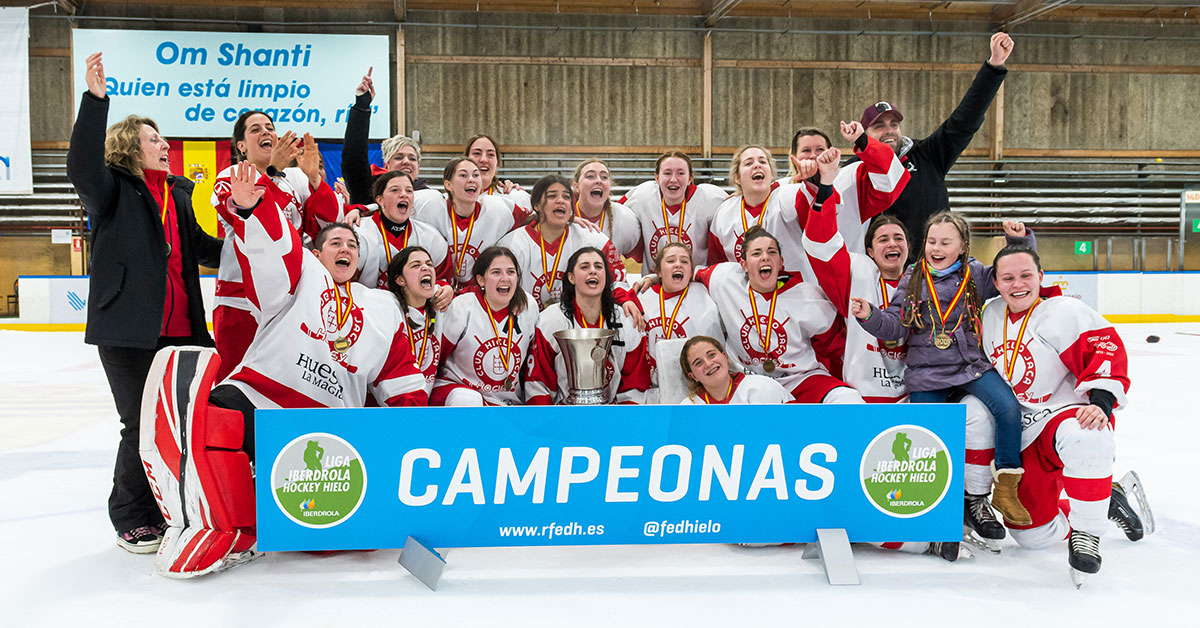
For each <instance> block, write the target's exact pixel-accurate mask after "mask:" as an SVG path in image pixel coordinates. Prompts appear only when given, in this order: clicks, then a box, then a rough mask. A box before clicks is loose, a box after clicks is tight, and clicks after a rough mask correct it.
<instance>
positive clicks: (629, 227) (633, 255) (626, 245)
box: [575, 201, 642, 262]
mask: <svg viewBox="0 0 1200 628" xmlns="http://www.w3.org/2000/svg"><path fill="white" fill-rule="evenodd" d="M609 207H611V208H612V217H611V218H609V216H608V214H607V213H602V214H600V218H599V219H597V220H593V221H592V222H594V223H596V226H597V227H599V228H600V231H601V232H603V233H604V235H605V236H606V237H608V239H609V240H611V241H612V243H613V246H615V247H616V248H617V253H620V254H621V257H628V258H630V259H632V260H635V261H638V262H640V261H642V225H641V223H640V222H639V221H638V217H637V214H635V213H633V210H632V209H629V208H628V207H626V206H624V205H622V204H621V203H618V202H616V201H612V202H610V203H609ZM575 214H576V215H577V216H578V215H581V214H580V213H579V209H578V206H576V211H575ZM588 220H591V219H590V218H589V219H588Z"/></svg>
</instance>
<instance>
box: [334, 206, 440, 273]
mask: <svg viewBox="0 0 1200 628" xmlns="http://www.w3.org/2000/svg"><path fill="white" fill-rule="evenodd" d="M354 232H355V233H356V234H358V270H359V275H358V282H359V283H361V284H362V285H364V286H367V287H370V288H383V289H387V267H388V264H390V263H391V262H392V258H393V257H395V256H396V254H397V253H399V252H400V251H402V250H404V248H405V247H408V246H420V247H423V248H424V249H425V250H426V251H429V257H430V259H432V260H433V265H434V267H436V268H437V276H438V277H443V276H445V274H446V273H447V272H448V271H447V268H449V266H448V263H447V261H446V260H448V259H449V257H450V256H449V250H450V247H449V245H447V244H446V239H445V238H443V237H442V234H440V233H438V230H437V229H434V228H433V227H432V226H430V225H427V224H425V223H423V222H421V221H419V220H414V219H412V218H410V219H409V220H408V222H407V223H405V226H404V232H403V234H402V235H397V234H395V233H393V232H390V231H389V230H388V229H387V227H386V226H384V222H383V214H382V212H375V213H374V214H372V215H370V216H368V217H366V218H363V219H362V220H361V221H359V223H358V226H357V227H355V228H354ZM385 242H386V243H387V245H386V246H385V245H384V243H385Z"/></svg>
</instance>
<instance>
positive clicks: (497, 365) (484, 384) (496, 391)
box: [433, 292, 538, 406]
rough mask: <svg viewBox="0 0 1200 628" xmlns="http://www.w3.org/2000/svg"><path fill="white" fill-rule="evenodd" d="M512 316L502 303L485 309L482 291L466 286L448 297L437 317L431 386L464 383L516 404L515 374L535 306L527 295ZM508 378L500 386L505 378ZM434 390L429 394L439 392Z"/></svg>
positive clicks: (533, 326)
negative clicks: (437, 350)
mask: <svg viewBox="0 0 1200 628" xmlns="http://www.w3.org/2000/svg"><path fill="white" fill-rule="evenodd" d="M526 300H527V303H528V307H526V308H525V310H524V311H523V312H521V313H520V314H518V315H516V316H511V315H510V314H509V312H508V309H504V310H501V311H494V312H492V313H491V314H489V312H488V306H487V305H486V303H485V301H484V299H483V294H482V293H480V292H468V293H466V294H460V295H458V296H457V297H454V300H453V301H451V302H450V307H449V308H448V309H447V310H446V311H445V312H443V313H442V314H441V315H440V317H439V318H441V321H442V347H441V349H442V366H441V369H440V370H439V371H438V377H437V381H436V382H435V383H434V388H435V389H439V388H444V387H455V386H466V387H468V388H471V389H474V390H477V391H479V393H480V394H482V395H483V399H484V401H485V402H486V403H488V404H491V405H496V406H505V405H507V406H512V405H521V398H522V397H521V386H520V384H519V382H518V378H519V376H520V373H521V367H522V365H523V364H524V361H525V357H526V356H527V355H528V354H529V343H530V342H531V341H532V340H533V336H534V334H535V333H537V319H538V311H537V307H536V306H535V305H534V300H533V297H532V296H530V295H528V294H527V295H526ZM506 382H512V383H513V385H512V389H511V390H506V388H505V383H506ZM442 392H443V394H441V395H439V392H438V391H437V390H435V391H434V394H433V396H434V397H435V398H437V397H439V396H440V397H442V398H444V396H445V395H444V391H442Z"/></svg>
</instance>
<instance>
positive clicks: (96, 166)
mask: <svg viewBox="0 0 1200 628" xmlns="http://www.w3.org/2000/svg"><path fill="white" fill-rule="evenodd" d="M108 105H109V99H108V98H104V99H103V100H101V99H99V98H96V97H95V96H93V95H92V94H91V93H90V92H85V93H84V95H83V102H82V104H80V106H79V118H78V119H77V120H76V121H75V128H74V129H73V130H72V131H71V147H70V149H69V150H68V152H67V177H68V178H69V179H70V180H71V183H72V184H74V185H75V190H76V191H77V192H78V193H79V198H80V199H81V200H82V201H83V208H84V209H85V210H86V211H87V213H88V217H89V218H90V219H91V228H92V236H91V244H92V247H91V277H90V279H89V296H88V304H87V308H88V322H87V331H86V332H85V333H84V342H86V343H88V344H93V345H109V346H116V347H131V348H137V349H154V348H155V347H156V346H157V344H158V339H159V333H160V332H161V330H162V321H163V305H164V301H165V300H166V292H167V244H166V237H165V235H164V234H163V226H162V222H161V219H160V216H161V214H160V209H159V207H158V204H157V203H156V202H155V200H154V196H152V195H151V193H150V188H149V187H147V186H146V182H145V180H143V179H142V178H141V177H139V176H137V175H134V174H132V173H130V172H129V171H128V170H125V169H124V168H120V167H115V166H113V167H110V166H106V165H105V164H104V134H105V129H106V126H107V123H108ZM167 181H168V183H169V184H170V185H171V186H172V187H171V194H172V197H171V198H172V200H173V201H174V203H175V216H176V219H177V221H178V228H179V241H180V255H181V256H182V258H183V273H182V274H183V285H184V291H185V292H186V293H187V299H188V317H189V318H190V319H191V327H192V329H191V331H192V334H191V337H190V342H191V343H192V344H196V345H202V346H209V347H211V346H212V345H213V341H212V337H211V336H210V335H209V333H208V326H207V325H206V323H205V320H204V303H203V301H202V297H201V295H200V273H199V270H198V268H197V263H200V264H203V265H205V266H209V267H216V266H217V264H218V263H219V262H220V259H221V240H219V239H217V238H214V237H212V236H210V235H208V234H207V233H205V232H204V230H202V229H201V228H200V226H199V225H197V224H196V217H195V215H194V214H193V213H192V187H193V184H192V182H191V181H189V180H188V179H186V178H184V177H175V176H170V177H168V179H167Z"/></svg>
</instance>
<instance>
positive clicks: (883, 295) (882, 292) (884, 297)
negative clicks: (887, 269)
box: [879, 275, 890, 310]
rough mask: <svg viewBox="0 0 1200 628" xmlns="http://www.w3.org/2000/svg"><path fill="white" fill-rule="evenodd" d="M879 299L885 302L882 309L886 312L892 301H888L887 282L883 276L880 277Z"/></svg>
mask: <svg viewBox="0 0 1200 628" xmlns="http://www.w3.org/2000/svg"><path fill="white" fill-rule="evenodd" d="M879 297H880V298H881V299H882V300H883V307H881V308H880V309H883V310H886V309H887V308H888V305H889V304H890V301H888V295H887V282H886V281H884V280H883V275H880V276H879Z"/></svg>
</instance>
